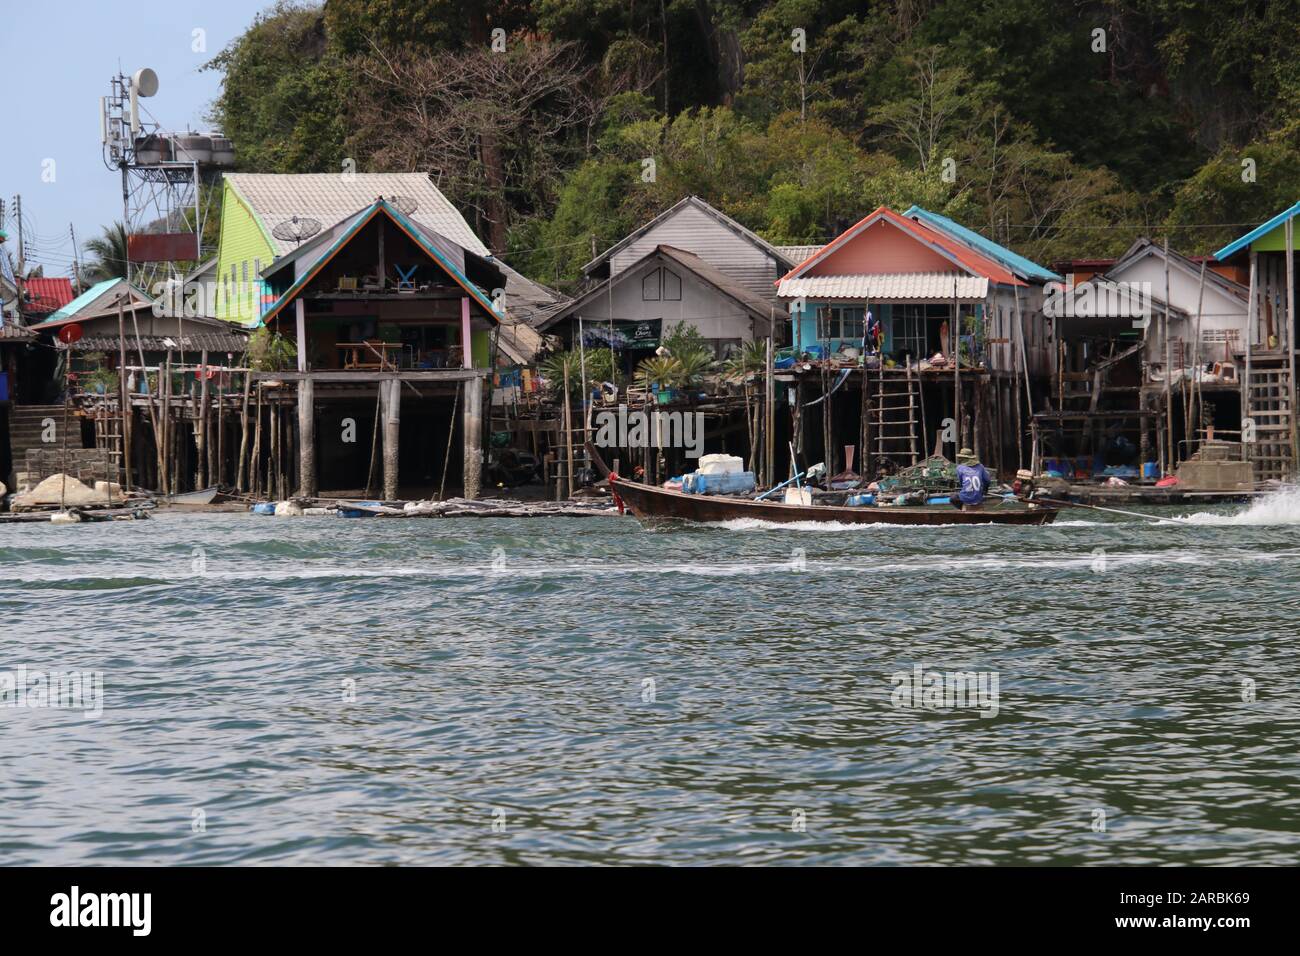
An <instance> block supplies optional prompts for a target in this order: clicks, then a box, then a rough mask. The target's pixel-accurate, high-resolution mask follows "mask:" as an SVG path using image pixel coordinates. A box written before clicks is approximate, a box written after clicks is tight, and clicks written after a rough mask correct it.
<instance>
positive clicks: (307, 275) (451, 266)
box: [262, 199, 501, 324]
mask: <svg viewBox="0 0 1300 956" xmlns="http://www.w3.org/2000/svg"><path fill="white" fill-rule="evenodd" d="M381 213H382V214H384V215H386V216H388V217H389V219H391V220H392V221H393V222H394V223H395V224H396V225H397V226H398V227H399V228H400V229H402V230H403V231H405V232H406V233H407V234H408V235H409V236H410V237H411V238H412V239H413V240H414V241H415V242H416V243H417V244H418V245H419V246H421V248H423V249H424V250H425V252H427V253H428V254H429V255H430V256H431V257H432V258H433V259H435V260H437V262H438V263H439V264H440V265H441V266H442V268H443V270H444V271H445V272H446V273H447V274H448V275H449V276H450V277H451V278H452V280H453V281H455V282H456V284H458V285H459V286H461V288H463V289H464V290H465V291H466V292H467V293H469V295H470V297H471V298H473V299H474V300H475V301H477V302H478V304H479V305H480V306H482V307H483V308H484V309H485V310H486V311H487V312H488V313H489V314H490V315H492V316H493V317H494V318H495V319H496V320H497V321H498V322H500V321H501V315H500V314H499V313H498V312H497V310H496V307H495V306H494V304H493V302H492V300H491V299H490V298H488V294H487V293H486V292H485V291H484V290H483V289H481V288H479V287H478V286H477V285H475V284H474V283H473V282H471V281H470V280H469V278H468V277H467V276H466V275H465V272H464V268H465V254H464V250H463V249H462V248H461V247H459V246H457V245H455V244H449V243H447V241H446V239H445V238H444V237H442V236H440V235H438V234H437V233H431V232H430V231H429V229H428V228H427V227H424V226H422V225H420V224H417V223H415V222H412V221H411V220H410V219H408V218H407V217H406V216H405V215H404V214H403V213H402V212H401V211H400V210H399V209H398V208H397V207H396V206H394V205H392V204H391V203H390V202H388V201H387V200H386V199H376V200H374V201H372V202H371V204H370V205H369V206H368V207H367V208H366V209H363V210H362V211H361V212H360V213H356V214H354V215H349V216H347V217H346V218H347V219H348V225H347V228H346V229H345V230H344V231H343V232H342V233H341V234H339V235H338V236H337V237H333V241H332V242H330V243H329V244H328V246H327V247H326V248H325V249H324V250H323V251H322V252H321V254H320V255H317V256H315V258H314V259H312V261H311V265H310V266H308V267H306V268H305V269H304V270H303V271H302V272H301V273H299V274H298V277H297V278H296V279H294V281H293V284H292V285H290V286H289V288H288V289H286V290H285V291H284V294H283V295H281V296H280V298H278V299H276V301H275V303H274V304H273V305H272V306H271V307H270V308H268V309H267V310H266V311H265V312H264V313H262V322H263V324H265V323H267V322H269V321H270V320H271V319H273V318H275V316H276V315H277V314H278V313H279V312H280V310H281V309H283V308H284V307H285V306H286V305H287V304H288V303H289V302H291V301H292V300H293V299H295V298H296V297H297V296H298V294H299V293H300V292H301V291H302V290H303V289H304V288H305V287H306V286H307V284H308V283H309V282H311V280H312V279H314V278H315V277H316V274H317V273H318V272H319V271H320V270H321V269H322V268H323V267H324V266H325V264H326V263H327V262H329V260H330V258H331V257H332V256H333V255H334V254H335V253H336V252H337V251H338V250H340V249H342V248H343V247H344V246H345V245H347V244H348V243H349V242H351V241H352V238H353V236H355V235H356V234H357V233H358V232H359V231H360V230H361V228H362V227H363V226H365V225H366V223H368V222H370V220H371V219H373V218H374V217H375V216H377V215H379V214H381ZM449 252H450V254H451V255H450V256H449V255H448V253H449Z"/></svg>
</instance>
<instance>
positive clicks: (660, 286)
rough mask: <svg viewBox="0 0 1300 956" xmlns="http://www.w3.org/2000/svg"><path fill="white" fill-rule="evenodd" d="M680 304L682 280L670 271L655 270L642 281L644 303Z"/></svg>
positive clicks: (648, 273)
mask: <svg viewBox="0 0 1300 956" xmlns="http://www.w3.org/2000/svg"><path fill="white" fill-rule="evenodd" d="M660 300H663V301H664V302H680V301H681V300H682V278H681V276H679V275H678V274H677V273H675V272H673V271H671V270H670V269H654V270H651V271H650V272H647V273H646V275H645V278H644V279H642V280H641V301H642V302H658V301H660Z"/></svg>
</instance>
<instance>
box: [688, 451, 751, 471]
mask: <svg viewBox="0 0 1300 956" xmlns="http://www.w3.org/2000/svg"><path fill="white" fill-rule="evenodd" d="M744 470H745V462H744V460H743V459H741V458H737V457H736V456H735V455H705V456H704V457H703V458H701V459H700V464H699V466H698V467H697V468H696V469H695V471H696V474H700V475H733V474H739V473H740V472H743V471H744Z"/></svg>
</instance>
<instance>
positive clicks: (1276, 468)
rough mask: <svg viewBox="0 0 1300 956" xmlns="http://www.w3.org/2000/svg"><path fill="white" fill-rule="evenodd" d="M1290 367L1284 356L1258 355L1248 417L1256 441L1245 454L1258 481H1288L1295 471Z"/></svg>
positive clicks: (1249, 389) (1250, 384) (1253, 365)
mask: <svg viewBox="0 0 1300 956" xmlns="http://www.w3.org/2000/svg"><path fill="white" fill-rule="evenodd" d="M1292 413H1293V410H1292V408H1291V369H1290V366H1289V365H1288V364H1287V361H1286V360H1285V359H1284V358H1273V357H1268V358H1261V357H1258V356H1257V357H1255V358H1254V359H1253V360H1252V363H1251V371H1250V381H1249V382H1248V383H1247V388H1246V416H1245V417H1246V418H1248V419H1250V420H1251V421H1253V422H1254V424H1255V440H1254V441H1253V442H1247V443H1246V446H1245V447H1246V454H1247V456H1248V457H1249V459H1250V460H1251V461H1252V462H1253V463H1254V466H1255V480H1256V481H1267V480H1268V479H1270V478H1277V479H1281V480H1286V479H1288V478H1290V477H1291V476H1292V474H1294V472H1295V449H1293V448H1292V446H1291V428H1292V423H1291V415H1292Z"/></svg>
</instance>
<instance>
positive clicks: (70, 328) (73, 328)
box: [59, 322, 81, 345]
mask: <svg viewBox="0 0 1300 956" xmlns="http://www.w3.org/2000/svg"><path fill="white" fill-rule="evenodd" d="M80 338H81V326H79V325H78V324H77V323H76V322H70V323H68V324H67V325H65V326H64V327H63V328H61V329H59V341H60V342H62V343H63V344H64V345H71V344H72V343H73V342H75V341H77V340H78V339H80Z"/></svg>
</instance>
